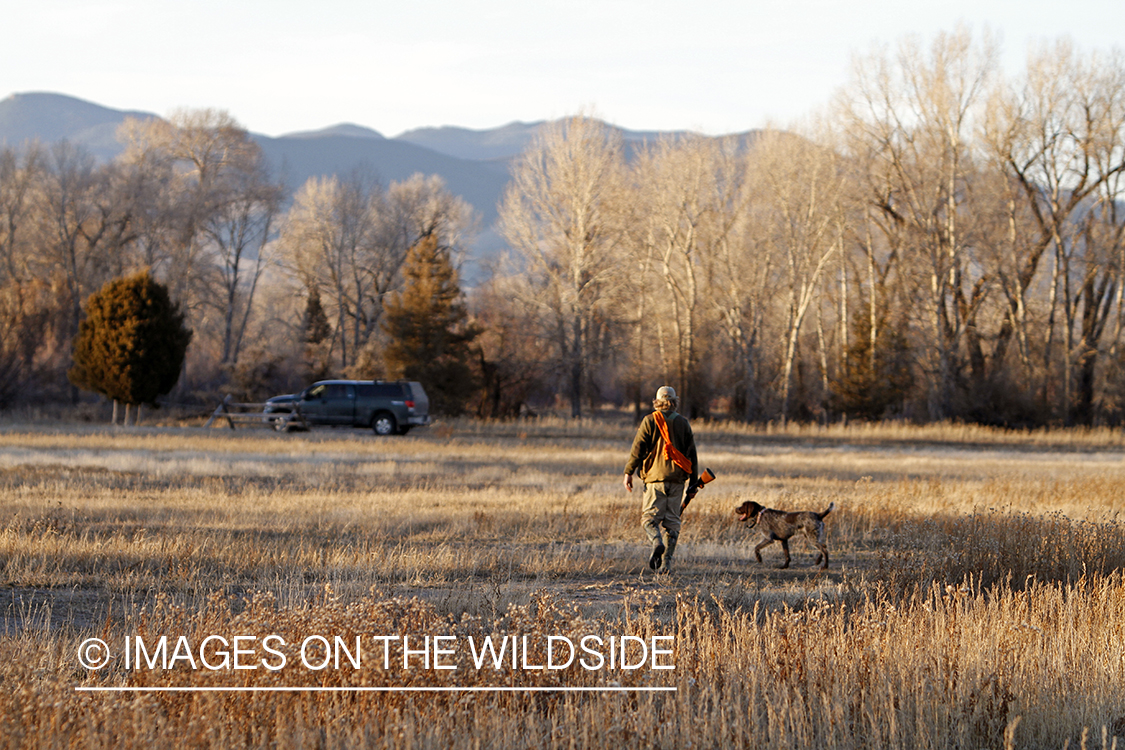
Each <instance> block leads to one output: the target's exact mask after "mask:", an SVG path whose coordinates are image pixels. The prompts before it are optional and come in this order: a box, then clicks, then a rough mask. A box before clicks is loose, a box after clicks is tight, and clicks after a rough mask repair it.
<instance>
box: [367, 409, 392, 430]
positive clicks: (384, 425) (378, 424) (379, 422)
mask: <svg viewBox="0 0 1125 750" xmlns="http://www.w3.org/2000/svg"><path fill="white" fill-rule="evenodd" d="M371 429H372V430H374V431H375V434H376V435H393V434H395V433H396V432H398V423H397V422H395V415H394V414H391V413H390V412H389V411H381V412H379V413H378V414H376V415H375V417H374V418H373V419H372V420H371Z"/></svg>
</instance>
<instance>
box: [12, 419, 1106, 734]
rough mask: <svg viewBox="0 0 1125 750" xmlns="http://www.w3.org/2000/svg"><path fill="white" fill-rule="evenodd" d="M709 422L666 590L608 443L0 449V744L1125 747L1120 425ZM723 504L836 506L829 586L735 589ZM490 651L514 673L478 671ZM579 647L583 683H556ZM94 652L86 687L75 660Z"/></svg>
mask: <svg viewBox="0 0 1125 750" xmlns="http://www.w3.org/2000/svg"><path fill="white" fill-rule="evenodd" d="M696 431H697V440H698V442H699V445H700V459H701V461H702V462H703V463H704V464H705V465H707V466H710V467H711V468H713V469H714V470H715V471H716V472H717V473H718V475H719V478H718V480H717V481H716V482H714V483H713V484H711V485H709V486H708V488H707V489H705V490H704V491H703V492H701V493H700V495H699V497H698V498H697V499H696V500H695V502H694V503H693V504H692V505H691V507H690V508H689V509H688V511H687V513H686V514H685V521H684V529H683V532H682V535H681V544H680V550H679V551H678V553H677V563H678V564H677V567H676V570H675V572H674V573H673V574H672V575H669V576H661V577H657V576H654V575H653V574H652V573H651V572H649V571H648V570H647V568H646V567H645V561H646V560H647V550H646V548H645V544H644V541H643V534H642V532H641V531H640V529H639V525H638V523H639V505H640V497H639V493H635V494H634V495H632V496H630V495H627V494H626V493H625V492H624V489H623V488H622V487H621V484H620V472H621V467H622V466H623V464H624V461H625V458H626V454H627V451H628V447H629V441H630V439H631V435H632V427H631V425H630V424H629V423H627V422H615V421H612V420H599V421H588V422H584V423H581V424H574V423H570V422H563V421H556V420H551V419H543V420H538V421H534V422H526V423H507V424H484V423H478V422H468V421H466V422H452V423H446V424H441V425H435V426H434V427H431V428H428V429H426V430H420V431H417V433H412V434H411V435H410V436H408V437H405V438H390V439H386V438H384V439H379V438H375V437H373V436H371V435H370V433H368V432H364V431H354V432H353V431H348V430H331V429H322V430H317V431H314V432H311V433H305V434H288V435H282V434H275V433H273V432H270V431H268V430H264V429H261V430H257V429H240V430H238V431H236V432H230V431H229V430H227V429H225V428H223V429H212V430H208V431H204V430H202V429H201V428H199V427H198V426H163V427H145V428H136V429H123V428H118V429H116V430H112V429H107V428H104V427H91V426H79V425H72V424H62V423H49V424H44V423H39V424H36V425H32V424H22V423H19V422H3V423H0V513H2V514H3V515H2V519H3V521H2V522H0V575H2V577H3V580H2V582H0V583H2V586H3V588H0V617H2V618H3V619H2V630H0V683H2V689H0V743H4V744H6V745H10V746H12V747H40V746H42V747H130V748H131V747H145V748H161V747H223V748H227V747H271V748H273V747H278V748H288V747H326V748H328V747H332V748H336V747H340V748H344V747H349V748H350V747H379V748H382V747H388V748H390V747H395V748H398V747H426V748H429V747H441V748H446V747H481V748H540V747H560V748H561V747H605V746H610V745H617V746H622V747H643V748H646V749H647V748H653V747H657V748H671V747H693V748H699V747H708V748H709V747H754V748H774V747H777V748H814V747H815V748H828V747H832V748H837V747H838V748H899V747H901V748H916V747H933V748H988V747H997V748H1000V747H1029V748H1063V747H1068V746H1069V747H1071V748H1079V747H1088V748H1101V747H1105V748H1109V747H1114V746H1116V743H1117V742H1119V741H1121V742H1125V739H1121V740H1118V739H1117V737H1123V738H1125V576H1123V575H1122V570H1123V569H1125V531H1123V530H1122V527H1121V524H1120V523H1119V521H1118V517H1119V515H1120V513H1121V512H1122V510H1125V462H1123V459H1125V438H1123V436H1122V435H1121V434H1120V433H1117V432H1112V431H1108V430H1094V431H1068V432H1062V431H1054V432H1035V433H1012V432H997V431H992V430H987V429H984V428H975V427H961V426H950V425H943V426H934V427H928V428H912V427H907V426H895V425H890V426H852V427H848V428H840V427H836V428H815V427H791V428H788V429H784V430H782V429H772V430H771V429H751V428H744V427H735V426H722V425H714V426H711V425H696ZM743 499H752V500H757V501H758V502H760V503H762V504H764V505H767V506H770V507H779V508H787V509H815V510H823V509H824V508H825V507H827V506H828V504H829V503H830V502H835V503H836V509H835V511H833V513H832V514H831V515H830V516H829V517H828V520H827V525H828V529H829V531H828V545H829V550H830V552H831V554H832V566H831V568H830V569H829V570H827V571H820V570H818V569H816V568H813V567H812V562H813V558H814V557H815V553H814V551H813V550H812V549H811V548H810V547H808V546H807V545H805V544H804V543H803V542H801V541H796V540H795V541H794V543H793V545H792V549H793V566H792V567H791V568H790V569H787V570H778V569H776V568H775V567H774V565H776V564H777V562H778V561H779V560H780V556H781V551H780V549H779V548H778V547H777V545H774V546H773V547H770V548H767V549H766V550H765V551H764V553H763V555H764V557H765V563H764V564H763V565H758V564H757V563H755V562H754V561H753V547H754V545H755V544H756V543H757V535H756V533H755V532H753V531H751V530H749V529H747V528H745V527H742V526H740V525H739V524H738V523H737V521H736V519H735V517H734V515H733V514H732V509H733V507H734V506H735V505H736V504H737V503H738V502H740V501H741V500H743ZM267 635H268V636H274V637H275V639H276V640H273V641H267V640H265V637H266V636H267ZM505 635H510V636H514V637H515V638H516V639H517V642H518V643H519V645H520V646H521V647H522V646H526V651H525V652H522V653H520V657H519V659H518V660H517V661H515V662H508V661H505V662H503V663H501V664H500V666H499V667H497V666H495V665H494V664H493V663H492V662H490V661H486V662H485V663H484V666H483V667H479V666H478V664H477V662H476V661H475V659H476V658H477V656H478V654H477V653H476V652H475V651H474V650H473V649H474V648H475V647H476V645H478V644H480V643H481V642H482V641H483V639H484V638H485V637H489V636H491V637H492V638H493V639H494V640H496V642H497V643H499V642H500V639H501V638H502V637H503V636H505ZM161 636H165V637H166V638H167V642H166V650H165V651H164V652H163V653H162V654H158V653H157V652H158V649H157V647H156V645H157V644H158V643H159V639H160V638H161ZM310 636H322V637H324V638H325V639H326V640H327V642H328V643H329V644H330V645H331V646H332V648H333V649H335V651H334V653H335V656H336V658H337V659H340V658H341V653H340V651H339V650H338V648H337V647H338V646H339V644H343V645H344V646H345V647H346V648H347V649H353V647H355V645H356V639H357V638H358V639H359V640H360V645H359V647H358V650H362V660H361V663H359V665H358V666H357V665H356V663H355V662H351V661H349V660H348V655H349V653H351V651H345V652H344V653H343V657H342V661H341V662H340V663H339V665H338V666H337V664H336V663H330V664H329V665H328V666H325V667H323V668H320V662H322V661H323V659H322V658H321V657H323V656H327V655H328V654H326V653H324V652H323V649H322V648H321V645H320V644H321V643H322V642H313V644H312V646H311V647H310V651H309V652H308V653H307V654H306V656H309V659H308V661H302V660H301V657H302V650H301V647H302V646H303V645H304V644H305V643H306V642H307V641H308V639H309V638H310ZM427 636H429V637H430V638H431V641H427V640H426V637H427ZM591 636H596V639H600V640H593V641H586V642H587V643H592V644H595V648H594V649H593V650H595V651H597V652H598V653H599V655H600V658H601V663H597V662H596V661H595V657H594V656H593V655H592V654H590V655H589V660H588V661H587V662H586V663H584V664H583V663H582V662H580V661H578V660H577V659H575V660H572V661H571V663H570V664H569V666H565V668H561V669H549V668H547V666H558V665H561V659H562V658H564V657H565V654H564V657H558V654H559V653H560V650H558V649H556V650H555V651H554V652H553V654H549V653H547V647H548V646H549V645H554V646H558V647H559V649H561V648H562V645H561V644H563V639H567V640H568V641H569V642H570V643H571V644H579V643H583V642H584V641H583V640H582V639H583V638H586V637H591ZM654 637H656V638H657V640H655V641H654V640H653V638H654ZM91 638H98V639H100V640H101V641H103V642H104V643H105V644H106V645H107V646H108V648H109V651H110V652H111V653H112V658H111V659H110V661H109V662H108V663H107V664H106V665H105V666H104V667H102V668H100V669H87V668H85V667H83V665H82V663H81V662H80V660H79V656H80V653H85V652H83V651H82V649H80V644H86V643H88V642H89V641H88V639H91ZM208 638H212V640H211V641H210V642H209V645H204V642H205V641H207V639H208ZM220 638H221V639H222V640H217V639H220ZM236 638H241V639H242V640H240V641H236V640H235V639H236ZM404 638H405V639H407V641H406V643H405V644H404V642H403V639H404ZM126 639H129V640H128V641H127V640H126ZM336 639H339V640H338V641H337V640H336ZM552 639H553V641H552ZM611 639H612V640H611ZM661 639H662V640H661ZM138 640H140V641H142V642H143V643H144V645H145V649H144V651H143V654H142V653H141V652H138V651H136V650H135V649H134V650H130V651H128V658H127V657H126V648H125V644H126V643H130V644H134V646H135V644H136V643H137V641H138ZM623 641H625V642H627V646H626V647H623V650H621V649H618V647H619V646H620V645H621V643H622V642H623ZM641 643H644V644H646V645H645V646H640V645H639V644H641ZM431 644H432V648H433V650H432V651H429V650H427V648H426V647H427V646H429V645H431ZM439 644H444V645H445V647H447V649H448V650H447V651H445V652H443V653H438V650H439V648H440V646H439ZM606 644H617V645H606ZM657 644H661V646H660V647H661V648H667V649H669V653H667V654H661V655H657V654H656V653H654V652H655V650H656V648H657ZM271 645H272V650H267V647H270V646H271ZM603 645H604V648H603V647H602V646H603ZM224 646H226V648H225V649H224ZM130 648H131V649H132V648H133V647H132V646H131V647H130ZM240 648H241V649H242V650H241V651H240V652H239V653H240V656H241V661H239V658H240V656H239V655H236V654H235V653H234V652H235V651H236V650H237V649H240ZM404 648H406V649H411V650H414V653H413V655H411V654H410V653H404ZM318 649H321V650H318ZM614 649H618V650H614ZM353 650H356V649H353ZM423 652H424V653H423ZM611 652H612V657H613V658H616V659H618V661H617V663H616V664H614V665H610V664H609V663H608V660H609V659H610V658H611ZM224 653H226V655H227V658H226V661H225V662H224V661H223V654H224ZM329 653H332V652H329ZM158 656H159V657H160V658H158ZM169 657H171V660H170V661H169ZM553 657H555V658H556V661H554V662H552V661H551V659H552V658H553ZM141 658H143V659H146V660H148V659H151V661H146V662H140V663H139V660H140V659H141ZM404 658H405V659H406V663H407V666H404V663H403V660H404ZM620 658H625V659H626V661H627V662H629V663H628V666H629V667H630V668H628V669H626V668H624V667H623V666H622V664H621V663H620ZM646 658H647V659H648V661H645V659H646ZM431 659H432V661H430V660H431ZM129 660H131V663H129ZM283 661H284V665H283V666H282V662H283ZM158 662H159V663H158ZM204 662H206V663H204ZM641 662H644V664H641ZM439 664H440V665H441V666H442V667H454V668H451V669H445V668H439ZM637 664H641V665H640V666H635V665H637ZM673 664H674V667H675V668H674V669H659V668H657V667H658V666H670V665H673ZM210 665H217V666H216V668H212V667H211V666H210ZM236 666H237V667H238V668H234V667H236ZM168 688H176V690H168ZM185 688H190V690H188V689H185ZM216 688H222V690H216ZM234 688H237V689H238V690H234ZM279 688H286V689H287V690H280V689H279ZM292 688H301V689H302V691H295V690H291V689H292ZM311 688H316V690H311ZM496 688H505V690H502V691H501V690H497V689H496ZM560 688H567V689H568V690H561V689H560ZM575 688H579V689H581V690H574V689H575ZM656 688H666V689H674V690H657V689H656ZM94 689H96V690H94ZM110 689H112V690H110Z"/></svg>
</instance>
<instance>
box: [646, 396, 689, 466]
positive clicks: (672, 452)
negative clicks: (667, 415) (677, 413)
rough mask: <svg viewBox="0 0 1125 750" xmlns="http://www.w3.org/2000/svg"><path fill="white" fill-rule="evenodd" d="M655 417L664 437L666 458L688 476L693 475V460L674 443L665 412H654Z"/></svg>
mask: <svg viewBox="0 0 1125 750" xmlns="http://www.w3.org/2000/svg"><path fill="white" fill-rule="evenodd" d="M653 418H654V419H655V420H656V427H657V429H659V430H660V436H661V437H662V438H664V458H666V459H667V460H669V461H671V462H672V463H674V464H675V465H676V466H679V467H680V468H681V469H683V470H684V471H685V472H687V474H688V476H689V477H690V476H691V461H689V460H688V458H687V456H685V455H684V454H683V453H680V451H679V450H678V449H677V448H676V446H674V445H672V436H671V435H669V434H668V423H667V422H665V421H664V414H663V413H662V412H660V411H655V412H653Z"/></svg>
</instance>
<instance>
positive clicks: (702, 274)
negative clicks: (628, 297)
mask: <svg viewBox="0 0 1125 750" xmlns="http://www.w3.org/2000/svg"><path fill="white" fill-rule="evenodd" d="M742 167H743V165H742V161H741V160H740V159H738V158H737V156H736V149H735V144H734V142H733V141H730V140H728V141H720V140H716V139H712V138H703V137H698V136H686V137H681V138H675V139H672V138H666V139H662V140H660V141H658V142H657V143H655V144H653V145H652V146H650V147H649V148H647V149H646V150H645V151H644V153H642V154H641V155H640V156H639V157H638V158H637V160H636V164H635V167H634V170H633V179H632V186H633V191H634V192H635V196H636V197H635V199H634V201H633V202H632V205H634V206H636V208H637V211H636V219H635V221H634V222H631V224H632V225H633V229H632V232H631V233H630V237H631V244H632V246H633V256H634V259H635V260H634V262H635V263H638V262H639V264H640V265H642V266H643V267H645V268H648V269H650V274H651V275H652V276H654V277H656V279H658V280H659V281H658V282H657V283H656V285H655V289H649V288H648V285H649V284H651V283H652V280H651V279H650V278H642V279H641V280H640V281H641V284H642V286H643V288H642V289H641V290H640V291H639V292H638V293H639V294H640V295H643V296H644V299H645V300H646V303H647V304H648V306H649V307H650V309H651V313H648V312H646V314H645V315H644V316H642V317H641V319H640V323H641V325H642V328H647V329H648V330H649V333H648V335H652V331H651V329H652V328H655V329H656V331H655V337H656V338H657V340H658V341H659V343H660V350H661V352H662V356H661V364H662V373H661V375H662V376H663V377H662V379H663V381H664V382H672V383H674V384H675V385H676V386H677V388H678V389H679V390H678V391H677V392H678V393H680V397H681V401H680V408H681V409H682V410H684V411H685V413H689V414H694V413H695V412H696V411H705V409H706V402H707V396H708V393H707V389H706V388H705V387H704V385H703V383H704V377H703V376H704V374H705V373H704V372H703V368H701V367H700V360H701V358H702V357H703V356H704V355H705V354H706V353H707V348H706V345H705V344H706V342H707V341H708V340H709V339H710V337H709V336H706V335H701V334H704V333H705V332H706V328H705V326H704V316H705V314H706V313H707V312H708V311H709V310H710V309H711V306H710V305H709V304H708V303H707V299H708V294H707V292H708V291H709V286H710V284H709V282H710V281H711V276H712V274H714V273H715V270H716V264H717V263H718V262H719V256H720V254H721V252H722V248H723V247H724V246H726V244H727V243H728V242H729V240H730V236H731V232H732V230H733V228H734V227H735V225H736V223H737V222H738V221H739V219H740V218H741V215H740V211H741V209H742V203H743V192H742V183H743V175H744V169H743V168H742ZM657 290H659V291H657ZM661 302H665V303H666V304H660V303H661ZM648 318H653V319H654V320H655V326H654V325H651V321H649V320H647V319H648ZM644 335H646V334H644V333H642V336H644ZM665 342H667V343H665Z"/></svg>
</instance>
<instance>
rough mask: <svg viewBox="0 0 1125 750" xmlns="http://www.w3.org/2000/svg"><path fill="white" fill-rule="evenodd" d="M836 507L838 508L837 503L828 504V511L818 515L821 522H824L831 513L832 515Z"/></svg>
mask: <svg viewBox="0 0 1125 750" xmlns="http://www.w3.org/2000/svg"><path fill="white" fill-rule="evenodd" d="M835 507H836V503H835V502H831V503H829V504H828V510H826V511H824V512H823V513H818V514H817V515H818V516H819V517H820V520H821V521H823V520H824V517H825V516H827V515H828V514H829V513H831V512H832V509H833V508H835Z"/></svg>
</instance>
